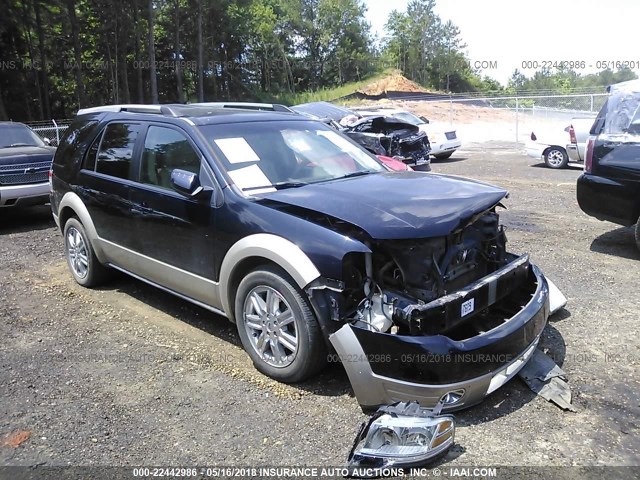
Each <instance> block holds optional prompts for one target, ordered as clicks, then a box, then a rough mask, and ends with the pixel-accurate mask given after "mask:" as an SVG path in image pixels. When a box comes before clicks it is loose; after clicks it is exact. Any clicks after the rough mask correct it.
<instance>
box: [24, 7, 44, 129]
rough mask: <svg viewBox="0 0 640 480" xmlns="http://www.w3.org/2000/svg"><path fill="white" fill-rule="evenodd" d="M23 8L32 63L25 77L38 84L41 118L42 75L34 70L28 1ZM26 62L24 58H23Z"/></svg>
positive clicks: (41, 114)
mask: <svg viewBox="0 0 640 480" xmlns="http://www.w3.org/2000/svg"><path fill="white" fill-rule="evenodd" d="M23 10H24V18H25V23H26V34H27V47H28V48H29V63H30V65H31V66H30V68H25V69H23V70H24V72H25V73H24V74H23V75H24V77H25V81H27V84H28V83H29V82H28V80H29V79H30V78H31V79H33V81H34V82H35V84H36V91H37V92H38V112H39V116H38V118H39V119H42V118H44V110H43V109H42V87H41V85H40V75H39V72H37V71H34V69H33V62H34V61H35V58H36V56H35V55H34V53H33V40H32V39H31V13H30V11H29V5H28V4H27V2H24V4H23ZM23 63H24V60H23ZM28 106H29V102H28V101H27V107H28ZM27 110H28V113H29V118H31V108H27Z"/></svg>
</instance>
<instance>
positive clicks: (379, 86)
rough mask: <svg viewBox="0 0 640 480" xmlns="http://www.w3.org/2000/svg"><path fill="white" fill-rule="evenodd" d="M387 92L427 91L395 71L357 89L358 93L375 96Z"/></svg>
mask: <svg viewBox="0 0 640 480" xmlns="http://www.w3.org/2000/svg"><path fill="white" fill-rule="evenodd" d="M387 92H411V93H429V91H428V90H426V89H424V88H423V87H421V86H420V85H418V84H417V83H416V82H412V81H411V80H409V79H408V78H406V77H404V76H403V75H402V74H401V73H399V72H395V73H393V74H391V75H389V76H387V77H384V78H381V79H380V80H376V81H375V82H373V83H370V84H369V85H366V86H364V87H362V88H361V89H359V90H358V93H362V94H364V95H369V96H376V95H383V94H385V93H387Z"/></svg>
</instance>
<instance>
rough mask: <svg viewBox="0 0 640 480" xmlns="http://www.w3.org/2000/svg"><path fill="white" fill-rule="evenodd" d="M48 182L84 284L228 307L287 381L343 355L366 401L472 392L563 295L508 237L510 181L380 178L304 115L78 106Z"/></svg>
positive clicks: (501, 367)
mask: <svg viewBox="0 0 640 480" xmlns="http://www.w3.org/2000/svg"><path fill="white" fill-rule="evenodd" d="M51 179H52V193H51V206H52V210H53V214H54V218H55V220H56V223H57V224H58V225H59V227H60V229H61V231H62V233H63V239H64V248H65V254H66V257H67V260H68V264H69V269H70V272H71V274H72V276H73V278H74V279H75V280H76V281H77V282H78V283H79V284H81V285H83V286H86V287H92V286H95V285H97V284H99V283H100V281H104V280H105V278H106V277H105V272H106V271H107V270H108V269H109V268H115V269H117V270H120V271H123V272H125V273H128V274H130V275H132V276H134V277H135V278H138V279H140V280H143V281H145V282H148V283H150V284H152V285H155V286H157V287H159V288H162V289H163V290H165V291H168V292H170V293H173V294H176V295H178V296H180V297H181V298H183V299H186V300H189V301H192V302H194V303H195V304H197V305H199V306H201V307H204V308H207V309H210V310H212V311H214V312H216V313H218V314H220V315H224V316H226V317H228V318H229V319H230V320H231V321H232V322H234V323H236V324H237V329H238V333H239V337H240V339H241V342H242V345H243V347H244V349H245V350H246V352H247V353H248V355H249V356H250V358H251V360H252V361H253V363H254V365H255V366H256V368H257V369H258V370H260V371H261V372H263V373H264V374H266V375H268V376H270V377H272V378H274V379H276V380H279V381H282V382H300V381H303V380H305V379H308V378H310V377H312V376H313V375H315V374H316V373H317V372H318V371H319V370H321V369H322V368H323V366H324V365H326V363H327V362H328V361H329V360H331V359H335V361H340V362H342V365H343V366H344V368H345V370H346V373H347V375H348V377H349V380H350V382H351V385H352V387H353V390H354V393H355V396H356V398H357V400H358V402H359V403H360V405H361V406H362V407H363V408H364V409H374V408H377V407H379V406H381V405H389V404H392V403H394V402H400V401H406V402H416V401H417V402H418V403H419V405H420V406H421V407H422V408H434V407H435V406H436V405H440V407H439V408H441V409H442V411H451V410H455V409H460V408H464V407H468V406H471V405H473V404H476V403H478V402H480V401H481V400H482V399H483V398H484V397H485V396H486V395H488V394H490V393H491V392H493V391H495V390H496V389H497V388H499V387H500V386H502V385H503V384H504V383H505V382H506V381H508V380H509V379H510V378H512V377H513V376H514V375H515V374H516V373H517V372H518V371H519V370H520V369H521V368H522V367H523V366H524V364H525V363H526V362H527V360H528V359H529V358H530V357H531V355H532V354H533V352H534V350H535V348H536V345H537V343H538V341H539V338H540V335H541V333H542V331H543V329H544V327H545V325H546V322H547V318H548V316H549V314H550V312H551V311H552V310H554V309H557V308H559V306H558V305H556V304H555V302H554V301H553V295H552V293H551V292H553V289H551V290H550V288H551V286H552V284H551V283H550V282H549V281H548V280H547V279H546V278H545V276H544V275H543V274H542V272H541V271H540V270H539V269H538V268H537V267H536V266H535V265H534V264H533V263H532V262H531V261H530V259H529V256H528V255H526V254H524V255H516V254H513V253H510V252H508V250H507V246H506V245H507V238H506V234H505V230H504V228H503V226H501V224H500V221H499V210H500V208H502V207H503V204H502V202H503V201H504V200H505V198H506V197H507V192H506V191H505V190H504V189H502V188H499V187H495V186H491V185H488V184H485V183H481V182H477V181H474V180H469V179H464V178H458V177H453V176H446V175H438V174H427V173H424V172H412V171H409V172H391V171H389V170H388V169H387V168H386V167H384V166H383V164H382V163H381V162H380V161H379V160H378V158H377V157H376V156H375V155H373V154H371V153H370V152H368V151H366V150H365V149H363V148H362V147H361V146H360V145H358V144H357V143H355V142H354V141H353V140H351V139H350V138H349V137H347V136H344V135H342V134H341V133H339V132H337V131H336V130H334V129H333V128H330V127H329V126H327V125H326V124H324V123H323V122H320V121H315V120H310V119H308V118H306V117H303V116H300V115H296V114H292V113H286V112H255V111H249V110H242V109H226V110H223V109H219V108H214V107H207V106H185V105H162V106H160V105H145V106H117V105H116V106H107V107H97V108H91V109H87V110H84V111H81V112H80V114H79V115H78V118H77V120H76V121H75V122H74V124H72V125H71V126H70V127H69V129H68V131H67V134H66V135H65V137H64V138H63V139H62V142H61V147H60V148H59V149H58V152H57V154H56V156H55V159H54V163H53V169H52V177H51ZM123 179H125V180H124V182H123ZM125 183H126V188H124V187H123V185H125ZM184 245H189V248H188V249H186V248H184ZM560 306H561V305H560ZM427 423H428V425H431V423H429V422H427ZM396 427H397V428H400V429H402V428H401V425H400V426H398V425H396ZM394 428H395V427H394ZM434 428H435V427H434ZM443 428H444V427H443ZM447 428H448V427H447ZM447 428H444V430H443V432H440V431H439V430H437V429H436V430H437V432H440V433H443V434H444V433H445V431H446V432H448V431H449V430H448V429H447ZM429 429H430V430H429ZM428 430H429V432H431V433H430V435H431V434H433V435H435V433H434V431H435V430H433V428H432V426H429V427H428ZM443 438H445V437H443ZM446 438H448V437H446ZM443 441H444V440H443Z"/></svg>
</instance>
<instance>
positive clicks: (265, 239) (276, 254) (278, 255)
mask: <svg viewBox="0 0 640 480" xmlns="http://www.w3.org/2000/svg"><path fill="white" fill-rule="evenodd" d="M250 257H261V258H265V259H267V260H270V261H272V262H274V263H275V264H277V265H279V266H280V267H282V268H283V269H284V270H285V271H286V272H287V273H288V274H289V275H291V278H293V279H294V280H295V282H296V283H297V284H298V286H299V287H300V288H304V287H305V286H307V285H308V284H309V283H311V282H312V281H314V280H315V279H316V278H318V277H320V272H319V271H318V269H317V268H316V266H315V265H314V264H313V262H312V261H311V260H310V259H309V257H307V255H306V254H305V253H304V252H303V251H302V250H300V248H299V247H298V246H297V245H296V244H295V243H293V242H291V241H289V240H287V239H285V238H282V237H279V236H277V235H273V234H269V233H258V234H254V235H249V236H248V237H244V238H242V239H241V240H238V241H237V242H236V243H234V244H233V246H232V247H231V248H230V249H229V250H228V251H227V254H226V255H225V257H224V260H223V261H222V265H221V267H220V297H221V301H222V308H223V310H224V311H225V312H228V313H230V312H232V311H233V309H232V308H231V307H232V305H231V304H230V299H229V293H230V292H229V281H230V280H231V278H232V277H233V273H234V270H235V268H236V267H237V266H238V265H239V264H240V263H242V261H243V260H244V259H247V258H250Z"/></svg>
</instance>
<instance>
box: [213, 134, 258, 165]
mask: <svg viewBox="0 0 640 480" xmlns="http://www.w3.org/2000/svg"><path fill="white" fill-rule="evenodd" d="M214 142H216V145H218V147H220V150H222V153H224V156H225V157H227V160H229V163H243V162H258V161H259V160H260V157H258V155H257V154H256V152H254V151H253V148H251V145H249V144H248V143H247V141H246V140H245V139H244V138H242V137H238V138H219V139H217V140H214Z"/></svg>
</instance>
